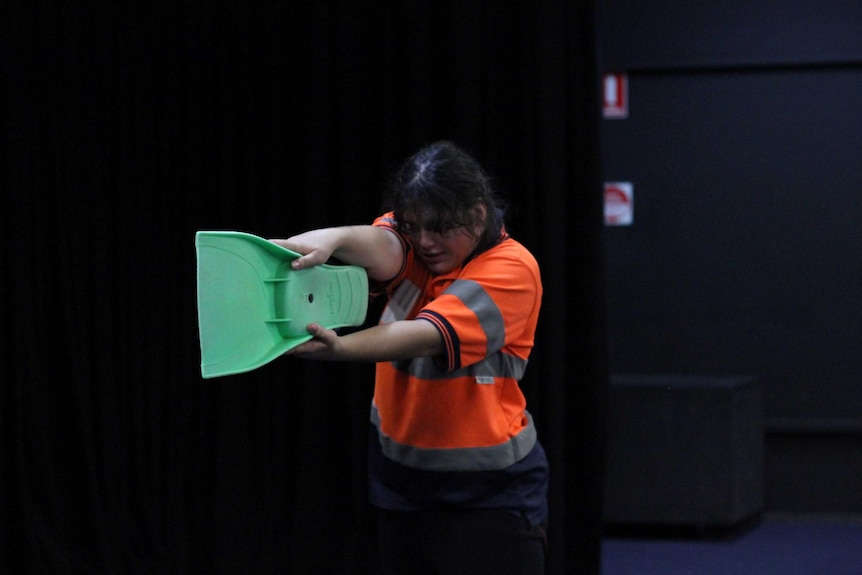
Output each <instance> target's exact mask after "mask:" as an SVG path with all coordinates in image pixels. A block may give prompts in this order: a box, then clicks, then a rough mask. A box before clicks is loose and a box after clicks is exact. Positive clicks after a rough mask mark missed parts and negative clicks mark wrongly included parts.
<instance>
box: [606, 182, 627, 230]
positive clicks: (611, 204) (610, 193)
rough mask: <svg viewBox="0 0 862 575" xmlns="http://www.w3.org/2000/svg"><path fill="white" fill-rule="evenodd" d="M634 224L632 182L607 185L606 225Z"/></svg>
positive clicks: (609, 183) (607, 183)
mask: <svg viewBox="0 0 862 575" xmlns="http://www.w3.org/2000/svg"><path fill="white" fill-rule="evenodd" d="M633 222H634V186H633V185H632V183H631V182H606V183H605V225H606V226H630V225H632V223H633Z"/></svg>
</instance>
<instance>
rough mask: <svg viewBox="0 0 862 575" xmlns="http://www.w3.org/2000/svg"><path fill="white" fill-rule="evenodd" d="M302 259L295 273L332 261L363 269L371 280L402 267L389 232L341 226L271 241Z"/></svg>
mask: <svg viewBox="0 0 862 575" xmlns="http://www.w3.org/2000/svg"><path fill="white" fill-rule="evenodd" d="M270 241H272V242H273V243H276V244H278V245H280V246H282V247H285V248H287V249H289V250H293V251H295V252H298V253H300V254H303V255H302V257H300V258H298V259H296V260H294V261H293V262H292V264H291V265H292V266H293V268H294V269H303V268H307V267H311V266H316V265H319V264H322V263H324V262H326V261H327V260H328V259H329V258H330V257H335V258H337V259H339V260H340V261H342V262H344V263H346V264H352V265H357V266H362V267H364V268H365V269H366V270H367V271H368V277H369V278H371V279H372V280H377V281H386V280H390V279H392V278H393V277H395V276H396V275H397V274H398V272H399V271H401V267H402V265H403V263H404V248H403V247H402V245H401V241H400V240H399V239H398V237H397V236H396V235H395V234H394V233H392V232H391V231H388V230H385V229H383V228H380V227H376V226H342V227H334V228H322V229H318V230H311V231H308V232H305V233H302V234H299V235H296V236H293V237H290V238H288V239H286V240H270Z"/></svg>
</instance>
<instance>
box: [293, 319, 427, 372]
mask: <svg viewBox="0 0 862 575" xmlns="http://www.w3.org/2000/svg"><path fill="white" fill-rule="evenodd" d="M308 333H310V334H311V335H313V336H314V339H313V340H311V341H309V342H306V343H304V344H302V345H299V346H297V347H295V348H293V349H292V350H290V351H289V352H287V355H296V356H298V357H303V358H306V359H325V360H331V361H372V362H377V361H397V360H401V359H412V358H414V357H427V356H434V355H438V354H440V353H442V352H443V342H442V340H441V338H440V333H439V332H438V331H437V328H436V327H434V325H433V324H431V322H428V321H424V320H421V319H420V320H401V321H395V322H392V323H386V324H381V325H376V326H374V327H369V328H367V329H363V330H360V331H356V332H353V333H349V334H347V335H344V336H339V335H338V334H337V333H336V332H335V331H333V330H331V329H326V328H324V327H322V326H320V325H317V324H311V325H309V326H308Z"/></svg>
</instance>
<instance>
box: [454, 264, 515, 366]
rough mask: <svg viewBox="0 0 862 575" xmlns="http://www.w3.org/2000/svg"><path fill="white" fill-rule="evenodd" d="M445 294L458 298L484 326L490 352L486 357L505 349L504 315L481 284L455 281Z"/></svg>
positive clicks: (469, 281)
mask: <svg viewBox="0 0 862 575" xmlns="http://www.w3.org/2000/svg"><path fill="white" fill-rule="evenodd" d="M443 293H444V294H448V295H453V296H455V297H457V298H458V299H460V300H461V301H462V302H463V303H464V305H465V306H467V307H468V308H469V309H470V310H472V312H473V313H475V314H476V317H477V318H478V319H479V325H481V326H482V331H483V332H485V337H486V338H487V339H488V351H487V352H486V353H485V355H489V354H491V353H494V352H495V351H497V350H498V349H500V348H501V347H503V345H504V344H505V342H506V325H505V323H504V322H503V313H502V312H501V311H500V308H499V307H497V303H496V302H495V301H494V299H493V298H492V297H491V296H489V295H488V292H486V291H485V288H483V287H482V285H481V284H479V283H477V282H475V281H473V280H455V281H454V282H452V284H451V285H450V286H449V287H447V288H446V289H445V290H443Z"/></svg>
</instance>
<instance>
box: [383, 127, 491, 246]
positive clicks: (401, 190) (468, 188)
mask: <svg viewBox="0 0 862 575" xmlns="http://www.w3.org/2000/svg"><path fill="white" fill-rule="evenodd" d="M388 200H389V209H391V210H392V211H393V212H394V213H395V220H396V222H401V221H403V218H404V215H405V214H412V215H413V216H414V217H416V218H417V219H419V223H421V225H422V226H423V227H425V228H426V229H428V230H431V231H436V232H442V231H444V230H447V229H450V228H454V227H460V226H466V227H467V228H468V229H470V230H472V229H475V228H476V227H477V226H478V225H479V224H480V223H481V222H478V221H476V216H475V214H474V212H473V210H472V208H473V207H474V206H475V205H476V203H477V202H483V203H484V204H485V208H486V210H485V211H486V216H485V222H484V224H485V226H484V228H483V231H482V232H481V237H480V239H479V247H480V248H486V247H488V246H490V245H491V244H493V243H494V242H496V240H497V238H498V237H499V235H500V230H501V228H502V226H503V203H502V200H501V199H500V198H499V197H498V196H497V194H496V192H495V190H494V189H493V187H492V185H491V181H490V178H489V177H488V175H487V174H486V173H485V171H484V170H483V169H482V166H480V165H479V162H477V161H476V160H475V159H473V157H472V156H470V155H469V154H468V153H467V152H465V151H464V150H462V149H461V148H459V147H458V146H456V145H455V144H453V143H451V142H447V141H440V142H435V143H433V144H431V145H429V146H426V147H424V148H422V149H421V150H419V151H418V152H416V153H415V154H414V155H413V156H411V157H410V158H408V159H407V161H405V162H404V164H403V165H402V166H401V168H400V169H398V170H397V171H396V172H395V174H394V175H393V177H392V180H391V181H390V184H389V198H388Z"/></svg>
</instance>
